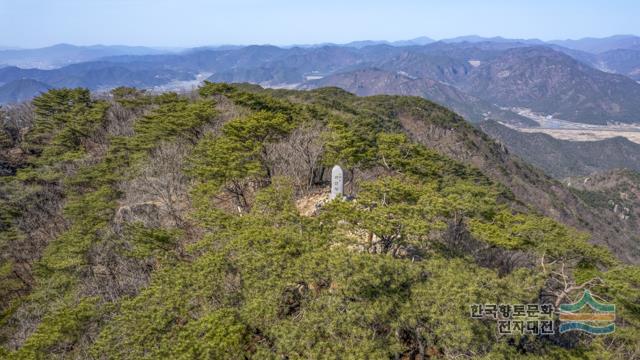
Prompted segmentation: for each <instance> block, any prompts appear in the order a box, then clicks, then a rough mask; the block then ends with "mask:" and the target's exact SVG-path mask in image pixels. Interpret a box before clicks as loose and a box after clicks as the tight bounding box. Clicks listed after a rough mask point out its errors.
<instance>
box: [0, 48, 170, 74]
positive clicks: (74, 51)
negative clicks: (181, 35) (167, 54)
mask: <svg viewBox="0 0 640 360" xmlns="http://www.w3.org/2000/svg"><path fill="white" fill-rule="evenodd" d="M163 52H164V51H161V50H156V49H152V48H148V47H142V46H104V45H94V46H74V45H69V44H58V45H54V46H50V47H45V48H39V49H14V50H1V51H0V64H2V65H11V66H18V67H21V68H41V69H49V68H54V67H61V66H65V65H69V64H74V63H79V62H85V61H92V60H97V59H100V58H102V57H106V56H115V55H152V54H161V53H163Z"/></svg>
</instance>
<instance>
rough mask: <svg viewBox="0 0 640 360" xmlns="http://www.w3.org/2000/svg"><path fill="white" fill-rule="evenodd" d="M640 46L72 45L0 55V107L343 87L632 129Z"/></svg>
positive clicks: (638, 109) (507, 116) (639, 108)
mask: <svg viewBox="0 0 640 360" xmlns="http://www.w3.org/2000/svg"><path fill="white" fill-rule="evenodd" d="M639 39H640V38H638V37H635V36H613V37H610V38H605V39H582V40H566V41H551V42H543V41H540V40H535V39H528V40H522V39H505V38H501V37H494V38H483V37H478V36H465V37H459V38H453V39H445V40H442V41H439V42H434V41H433V40H432V39H430V38H426V37H422V38H417V39H413V40H408V41H397V42H386V41H359V42H352V43H349V44H344V45H334V44H322V45H315V46H304V47H302V46H297V47H288V48H280V47H275V46H268V45H265V46H246V47H234V46H225V47H211V48H209V47H205V48H195V49H190V50H184V51H182V52H179V53H168V52H167V51H164V52H163V51H162V50H158V49H152V48H144V47H124V46H90V47H76V46H71V45H56V46H53V47H49V48H43V49H33V50H3V51H0V64H2V65H5V67H4V68H1V69H0V96H1V97H0V103H10V102H15V101H17V100H18V101H19V100H25V99H29V98H30V97H33V96H35V95H37V94H38V93H39V92H40V91H41V90H42V89H45V88H60V87H86V88H89V89H91V90H106V89H110V88H114V87H118V86H135V87H139V88H157V89H160V90H161V89H163V88H180V87H183V88H190V87H193V86H194V85H195V84H197V79H199V78H203V77H209V79H210V80H211V81H224V82H251V83H258V84H261V85H264V86H272V87H300V88H306V89H309V88H313V87H316V86H343V87H345V88H346V89H347V90H350V91H353V92H356V93H359V94H377V93H385V94H405V95H406V94H410V95H417V96H423V97H426V98H430V99H433V100H435V101H438V102H440V103H442V104H444V105H447V106H450V107H451V108H453V109H454V110H457V111H459V112H461V113H462V114H463V115H465V116H466V117H468V118H469V119H470V120H472V121H479V120H484V119H487V118H493V119H497V120H500V121H514V122H516V123H517V122H523V121H524V122H526V120H523V119H522V118H521V117H520V116H518V115H516V114H514V113H513V112H510V113H505V108H513V107H524V108H528V109H531V110H532V111H534V112H537V113H540V114H543V115H551V116H554V117H556V118H560V119H563V120H570V121H575V122H582V123H593V124H607V123H611V122H626V123H633V122H636V121H640V119H638V118H637V117H636V114H638V113H640V100H638V99H640V96H639V95H640V84H638V83H637V82H635V81H634V79H635V80H638V79H639V78H638V77H639V76H640V48H638V44H639V43H640V41H639ZM70 63H71V65H66V64H70ZM65 65H66V66H65ZM381 71H384V72H385V73H383V72H381ZM383 74H385V76H381V75H383ZM614 74H618V75H614ZM619 75H624V76H619ZM27 79H28V80H31V81H30V82H25V80H27ZM319 79H322V81H318V80H319ZM408 80H411V81H408ZM34 81H35V82H37V84H38V86H34V85H35V84H36V83H35V82H34ZM194 81H195V82H196V83H193V82H194ZM499 108H502V110H501V109H499ZM530 125H533V124H532V123H530Z"/></svg>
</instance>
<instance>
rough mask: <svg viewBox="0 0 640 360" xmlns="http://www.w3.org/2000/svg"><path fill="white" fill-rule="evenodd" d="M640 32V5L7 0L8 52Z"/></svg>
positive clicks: (584, 1) (569, 0)
mask: <svg viewBox="0 0 640 360" xmlns="http://www.w3.org/2000/svg"><path fill="white" fill-rule="evenodd" d="M468 34H478V35H482V36H495V35H501V36H505V37H513V38H534V37H535V38H541V39H544V40H550V39H557V38H561V39H564V38H580V37H586V36H596V37H598V36H608V35H612V34H640V1H637V0H606V1H605V0H603V1H595V0H537V1H534V0H529V1H518V0H511V1H507V0H484V1H482V0H475V1H471V0H458V1H456V0H446V1H445V0H443V1H430V0H423V1H419V0H393V1H378V0H368V1H361V0H356V1H347V0H341V1H339V0H324V1H302V0H298V1H293V0H264V1H258V0H227V1H217V0H213V1H206V0H0V46H20V47H38V46H46V45H51V44H55V43H62V42H65V43H72V44H78V45H90V44H107V45H113V44H125V45H148V46H185V47H186V46H201V45H215V44H265V43H270V44H276V45H284V44H296V43H297V44H300V43H319V42H338V43H341V42H349V41H352V40H364V39H376V40H379V39H384V40H400V39H408V38H414V37H418V36H429V37H432V38H435V39H441V38H446V37H454V36H459V35H468Z"/></svg>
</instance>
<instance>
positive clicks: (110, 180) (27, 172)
mask: <svg viewBox="0 0 640 360" xmlns="http://www.w3.org/2000/svg"><path fill="white" fill-rule="evenodd" d="M112 95H113V98H112V100H110V101H107V100H96V99H93V98H92V97H91V94H89V93H88V92H87V91H85V90H67V89H65V90H52V91H50V92H48V93H47V94H44V95H42V96H41V97H39V98H37V99H36V100H35V101H34V106H35V108H36V118H37V120H36V123H35V124H34V126H33V128H32V129H31V130H30V131H29V133H28V136H27V141H26V142H25V143H24V144H23V147H24V148H25V149H27V150H28V152H29V158H28V160H27V161H28V162H27V163H26V164H25V165H24V167H23V169H21V170H19V171H18V174H17V175H16V176H8V177H4V178H1V179H0V189H2V190H3V192H0V198H1V199H2V200H3V201H2V203H0V250H1V251H2V254H3V255H2V257H1V258H0V285H1V287H0V300H1V302H0V304H1V305H2V308H1V310H2V313H1V316H0V345H1V347H0V356H1V357H3V358H10V359H11V358H14V359H44V358H57V359H66V358H68V359H74V358H91V359H243V358H248V359H303V358H304V359H343V358H347V359H366V358H369V359H397V358H407V359H419V358H427V357H430V358H478V359H514V358H523V359H527V358H530V359H539V358H549V359H559V358H562V359H572V358H592V359H603V358H605V359H607V358H610V359H616V358H634V357H637V356H640V349H639V348H638V341H637V339H638V337H639V336H640V310H639V307H638V304H639V303H640V290H639V289H640V272H639V270H638V269H639V268H638V267H637V266H632V265H627V264H621V263H619V262H618V261H617V260H616V259H615V258H614V257H613V256H612V255H611V254H610V253H609V252H608V251H607V250H606V249H604V248H601V247H597V246H593V245H591V244H590V243H589V239H588V234H584V233H580V232H578V231H577V230H575V229H571V228H568V227H566V226H564V225H562V224H559V223H558V222H556V221H553V220H551V219H549V218H545V217H542V216H540V215H537V214H532V213H528V212H526V211H523V210H522V207H517V206H514V202H512V200H513V196H512V195H511V194H508V192H507V191H505V190H504V188H503V187H502V186H501V185H500V184H495V183H493V182H492V181H491V180H489V179H488V178H487V177H486V176H484V175H483V174H482V173H481V172H480V171H479V170H477V169H475V168H473V167H471V166H469V165H465V164H462V163H459V162H456V161H454V160H452V159H450V158H448V157H446V156H444V155H442V154H440V153H438V152H437V151H436V150H434V149H431V148H429V147H426V146H424V145H421V144H418V143H417V142H415V141H414V140H413V139H411V138H410V137H409V136H408V135H407V134H405V133H404V131H403V130H402V127H401V126H400V125H399V122H398V119H397V117H398V112H399V111H400V110H398V109H403V111H405V112H406V114H408V115H411V116H414V117H416V118H421V119H423V120H424V121H429V122H430V123H431V124H434V125H438V126H446V127H447V128H448V129H451V130H450V131H456V129H458V130H460V129H466V130H465V131H472V130H469V128H468V125H466V124H465V123H464V121H463V120H462V119H461V118H459V117H458V116H456V115H453V114H451V113H449V112H448V111H447V110H446V109H444V108H441V107H439V106H436V105H434V104H432V103H429V102H427V101H424V100H420V99H417V98H404V97H372V98H357V97H354V96H352V95H350V94H346V93H344V92H342V91H340V90H337V89H321V90H317V91H312V92H304V93H298V92H292V91H267V90H263V89H259V88H255V87H251V86H245V85H242V86H240V85H238V86H236V85H227V84H213V83H206V84H205V85H204V86H203V87H202V88H201V89H200V91H199V94H198V95H199V96H195V97H194V98H193V99H190V98H186V97H182V96H178V95H176V94H163V95H150V94H146V93H144V92H140V91H137V90H135V89H128V88H119V89H116V90H114V91H113V93H112ZM222 100H224V102H225V104H227V105H225V106H226V107H227V109H228V106H229V105H228V103H227V102H231V103H232V104H233V106H236V107H238V108H240V109H242V111H240V112H234V113H235V114H241V115H240V116H237V117H233V118H231V119H229V118H227V117H225V116H219V115H225V113H224V111H227V110H225V108H221V107H219V106H218V104H219V101H220V102H222ZM110 106H122V107H125V108H127V109H129V110H131V112H132V113H133V114H136V115H135V116H136V118H135V119H134V121H133V125H132V130H133V131H132V133H131V135H122V134H119V135H115V136H111V135H108V134H107V135H105V133H107V132H108V130H107V129H108V128H109V127H108V126H107V125H109V124H108V121H111V120H109V119H108V117H107V116H106V115H105V114H106V111H107V110H109V107H110ZM223 121H224V122H223ZM314 123H320V124H322V127H319V128H320V129H323V130H318V133H317V134H313V135H314V136H316V137H317V138H318V139H319V140H320V142H321V144H322V149H321V150H322V151H321V155H320V159H319V161H318V163H317V164H318V165H317V166H319V167H321V168H322V167H325V168H326V167H328V168H330V166H332V165H333V164H336V163H338V164H340V165H342V166H343V167H344V168H345V169H346V170H347V171H348V172H349V173H350V174H365V175H362V177H355V175H354V179H353V180H351V181H353V184H352V185H353V189H355V190H354V195H355V198H354V199H349V200H346V199H336V200H333V201H331V202H327V203H325V204H323V205H322V206H321V207H319V209H317V211H316V213H315V214H314V215H313V216H303V215H301V212H300V211H299V210H298V206H299V203H298V201H299V200H300V197H301V196H305V195H306V194H305V193H304V191H303V190H302V189H298V188H296V187H295V186H294V185H293V184H294V182H293V181H292V179H291V177H290V176H286V175H285V176H276V175H275V174H274V172H273V163H271V162H270V160H269V156H268V155H269V154H268V150H269V149H271V148H273V146H275V145H278V144H281V143H283V142H286V141H287V139H288V138H289V137H290V136H292V135H291V134H293V133H294V132H295V131H296V129H298V128H300V127H304V126H307V125H309V124H314ZM111 125H113V124H111ZM178 142H179V143H180V144H187V145H185V146H187V152H188V154H187V159H186V161H185V164H184V168H183V169H178V170H176V171H179V172H184V173H185V174H187V176H188V182H187V185H186V186H187V187H188V189H187V190H186V191H188V192H189V194H190V200H191V201H190V203H189V204H187V205H188V207H189V208H188V214H189V216H188V219H187V220H186V221H185V222H184V224H183V225H182V226H181V227H176V226H173V225H172V226H169V225H167V224H163V223H160V224H157V223H154V222H152V221H149V222H148V223H145V222H143V221H137V220H122V219H123V218H122V217H121V216H119V215H118V214H119V213H120V212H121V211H122V208H123V205H122V202H123V201H124V200H125V192H126V190H127V189H126V186H127V184H129V183H130V181H132V180H136V179H137V180H139V179H140V178H139V176H140V174H141V172H142V169H143V167H145V166H154V164H153V163H151V162H150V161H149V159H150V154H151V153H152V152H153V151H154V150H158V149H160V148H162V147H163V146H168V145H167V144H172V143H178ZM96 143H100V144H103V145H104V146H103V147H102V148H100V150H96V147H95V146H94V144H96ZM156 165H157V164H156ZM320 173H322V172H320ZM146 180H147V181H149V182H152V183H153V184H151V185H153V186H155V187H156V188H157V187H158V186H159V185H157V183H155V182H154V181H156V180H157V179H155V178H151V179H149V178H146ZM314 181H315V182H314V186H315V189H313V190H314V191H326V189H327V184H326V178H325V179H315V180H314ZM151 185H150V186H151ZM164 186H166V187H169V185H166V184H165V185H164ZM160 187H162V186H160ZM47 189H49V190H50V189H55V190H56V191H57V192H56V193H55V194H52V193H48V192H45V190H47ZM160 190H163V189H160ZM44 194H46V196H45V195H44ZM54 195H55V196H54ZM147 195H148V194H147ZM169 196H171V195H169ZM38 199H40V200H42V201H43V202H52V201H53V200H56V201H58V202H59V204H58V205H59V206H58V207H55V209H54V210H52V211H51V212H52V214H50V215H47V216H52V218H51V219H55V221H60V222H61V226H60V229H59V230H58V231H57V233H56V236H55V237H53V238H49V239H47V241H46V242H45V243H44V244H40V246H39V247H36V248H37V250H36V254H35V256H33V258H32V259H30V260H28V261H26V263H28V266H29V269H30V270H29V271H28V272H25V271H24V270H23V269H24V268H26V265H24V264H23V263H24V262H25V260H24V259H22V258H19V257H17V256H15V255H12V254H14V252H12V251H11V250H12V249H14V248H16V247H17V246H19V245H20V244H26V243H29V241H30V239H31V238H33V234H32V229H30V228H28V227H26V226H25V225H24V219H26V214H25V213H24V212H23V210H22V209H21V208H20V207H21V206H22V205H23V204H27V203H34V202H36V200H38ZM56 209H57V210H56ZM238 210H239V211H238ZM52 221H54V220H52ZM21 261H22V263H21ZM23 273H28V274H30V275H31V276H32V277H33V280H32V281H26V280H24V279H23V281H21V278H20V276H17V275H16V274H18V275H22V274H23ZM127 276H129V277H136V276H138V278H136V279H135V280H136V281H135V282H132V285H130V286H129V287H126V288H125V289H124V290H122V291H120V292H117V291H116V289H115V288H117V287H118V286H119V285H120V282H122V281H125V280H121V279H123V278H127ZM127 281H128V280H127ZM125 282H126V281H125ZM583 287H585V288H586V287H588V288H590V289H591V290H592V291H593V293H594V294H597V295H598V296H600V297H601V300H602V301H606V302H610V303H614V304H616V306H617V314H616V316H617V318H616V325H617V329H616V332H615V334H613V335H612V336H609V337H589V336H574V335H571V336H566V335H563V336H560V335H554V336H551V337H537V336H533V335H518V336H512V337H505V336H499V335H498V334H497V332H496V323H495V321H494V320H491V319H473V318H471V317H470V308H469V306H470V305H471V304H476V303H479V304H484V303H498V304H499V303H539V302H546V301H555V300H556V299H560V300H559V301H561V302H569V301H572V300H574V299H575V298H576V297H578V296H579V295H580V293H581V289H582V288H583ZM563 291H565V292H563ZM19 332H20V333H21V334H24V336H23V337H22V338H19V337H18V336H17V334H18V333H19Z"/></svg>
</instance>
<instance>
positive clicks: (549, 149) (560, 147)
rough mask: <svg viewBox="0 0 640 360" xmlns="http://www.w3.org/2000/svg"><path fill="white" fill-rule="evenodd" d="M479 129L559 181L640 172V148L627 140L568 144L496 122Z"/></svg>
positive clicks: (618, 138) (488, 123) (567, 142)
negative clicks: (617, 171) (607, 172)
mask: <svg viewBox="0 0 640 360" xmlns="http://www.w3.org/2000/svg"><path fill="white" fill-rule="evenodd" d="M479 127H480V129H482V131H484V132H485V133H487V134H488V135H489V136H491V137H492V138H493V139H495V140H496V141H499V142H500V143H502V144H504V145H505V146H506V147H507V148H509V149H510V151H511V152H512V153H513V154H515V155H517V156H519V157H520V158H522V159H524V160H525V161H527V162H528V163H530V164H532V165H535V166H537V167H539V168H540V169H542V170H544V172H545V173H547V174H549V175H551V176H553V177H555V178H556V179H563V178H566V177H572V176H587V175H590V174H592V173H595V172H601V171H605V170H612V169H622V168H627V169H632V170H636V171H640V145H638V144H636V143H634V142H631V141H629V140H627V139H626V138H622V137H616V138H611V139H606V140H600V141H568V140H558V139H556V138H553V137H551V136H550V135H547V134H541V133H523V132H520V131H517V130H514V129H511V128H508V127H506V126H504V125H501V124H499V123H497V122H495V121H487V122H483V123H481V124H479Z"/></svg>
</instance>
